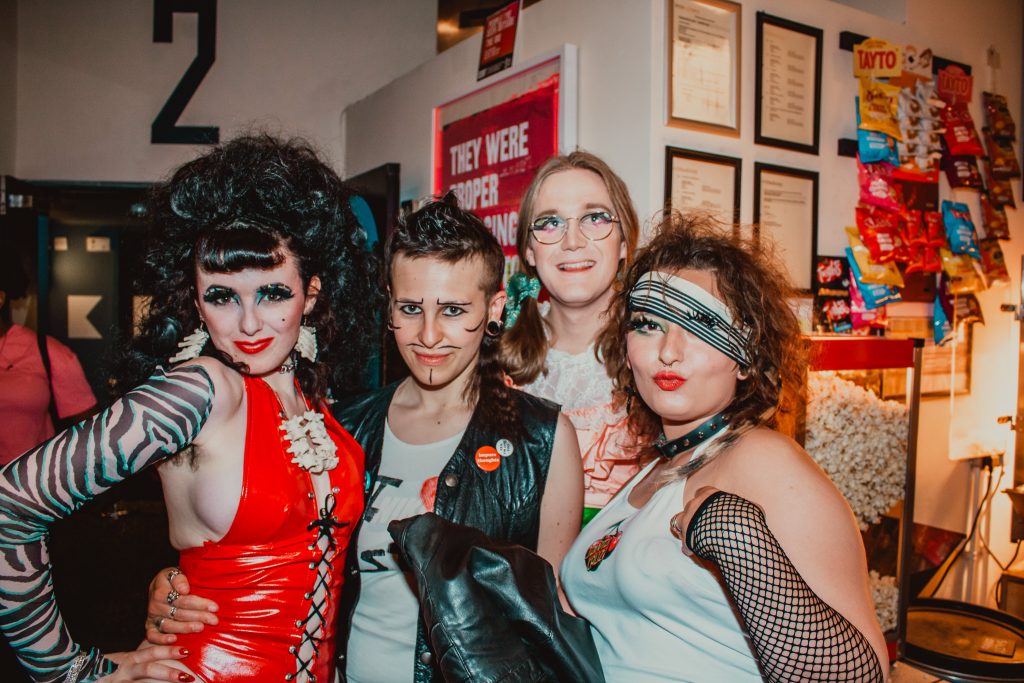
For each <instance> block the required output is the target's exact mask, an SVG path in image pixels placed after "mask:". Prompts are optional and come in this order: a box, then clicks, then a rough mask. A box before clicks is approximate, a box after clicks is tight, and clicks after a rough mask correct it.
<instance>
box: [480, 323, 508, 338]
mask: <svg viewBox="0 0 1024 683" xmlns="http://www.w3.org/2000/svg"><path fill="white" fill-rule="evenodd" d="M503 329H504V327H503V326H502V324H501V321H500V320H492V321H490V322H489V323H487V327H486V328H485V330H484V331H485V333H486V334H487V336H488V337H491V338H492V339H493V338H496V337H497V336H498V335H499V334H501V331H502V330H503Z"/></svg>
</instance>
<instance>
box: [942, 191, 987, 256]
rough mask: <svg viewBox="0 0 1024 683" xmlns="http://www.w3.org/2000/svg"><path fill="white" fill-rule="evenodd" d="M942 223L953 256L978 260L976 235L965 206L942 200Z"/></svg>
mask: <svg viewBox="0 0 1024 683" xmlns="http://www.w3.org/2000/svg"><path fill="white" fill-rule="evenodd" d="M942 222H943V223H944V224H945V225H946V237H947V238H949V246H950V249H952V250H953V253H954V254H967V255H968V256H970V257H971V258H976V259H980V258H981V254H980V253H979V252H978V235H977V233H976V232H975V231H974V222H973V221H971V211H970V209H968V208H967V205H966V204H963V203H961V202H951V201H949V200H948V199H944V200H942Z"/></svg>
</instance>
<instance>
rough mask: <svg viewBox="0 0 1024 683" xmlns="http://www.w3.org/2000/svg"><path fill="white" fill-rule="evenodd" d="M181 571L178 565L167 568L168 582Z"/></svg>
mask: <svg viewBox="0 0 1024 683" xmlns="http://www.w3.org/2000/svg"><path fill="white" fill-rule="evenodd" d="M180 573H181V570H180V569H178V568H177V567H172V568H171V569H168V570H167V583H170V582H171V581H174V577H175V576H177V575H178V574H180Z"/></svg>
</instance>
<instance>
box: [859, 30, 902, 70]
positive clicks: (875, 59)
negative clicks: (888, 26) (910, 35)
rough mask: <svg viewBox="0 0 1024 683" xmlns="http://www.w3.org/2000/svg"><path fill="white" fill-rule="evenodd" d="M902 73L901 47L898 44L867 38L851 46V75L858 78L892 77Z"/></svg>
mask: <svg viewBox="0 0 1024 683" xmlns="http://www.w3.org/2000/svg"><path fill="white" fill-rule="evenodd" d="M901 73H903V49H902V48H901V47H900V46H899V45H893V44H892V43H890V42H888V41H885V40H882V39H880V38H869V39H868V40H865V41H864V42H863V43H860V44H858V45H854V46H853V75H854V76H857V77H858V78H867V77H871V78H892V77H894V76H899V75H900V74H901Z"/></svg>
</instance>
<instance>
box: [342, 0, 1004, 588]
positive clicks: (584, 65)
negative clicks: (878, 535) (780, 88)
mask: <svg viewBox="0 0 1024 683" xmlns="http://www.w3.org/2000/svg"><path fill="white" fill-rule="evenodd" d="M862 6H866V5H862ZM758 11H766V12H768V13H770V14H774V15H776V16H781V17H784V18H787V19H791V20H794V21H798V22H801V23H805V24H810V25H812V26H815V27H818V28H821V29H823V30H824V32H825V35H824V44H823V50H822V60H823V64H822V121H821V143H820V154H819V155H818V156H812V155H807V154H801V153H797V152H789V151H786V150H781V149H775V148H770V147H763V146H757V145H755V144H754V110H753V102H754V65H755V36H756V13H757V12H758ZM742 13H743V19H742V21H743V23H742V35H743V45H742V74H741V87H742V93H741V101H742V102H743V111H742V120H741V135H740V136H739V138H738V139H737V138H729V137H725V136H717V135H709V134H704V133H696V132H693V131H686V130H681V129H677V128H669V127H667V126H665V125H664V122H665V116H666V94H665V93H666V88H665V79H666V74H665V61H666V52H667V47H666V39H667V29H666V27H665V21H666V2H665V0H631V1H630V2H614V1H612V0H607V1H587V0H545V1H544V2H541V3H539V4H537V5H534V6H532V7H530V8H528V9H526V10H525V11H524V13H523V17H522V23H521V26H520V31H521V32H522V44H521V48H520V50H521V51H520V53H519V55H518V57H517V59H519V60H528V59H530V58H532V57H534V56H536V55H538V54H541V53H543V52H547V51H550V50H553V49H556V48H557V47H558V46H560V45H561V44H562V43H573V44H576V45H578V46H579V64H580V66H579V71H580V81H579V108H580V115H579V129H578V130H579V134H578V141H579V146H580V147H582V148H584V149H588V150H590V151H592V152H595V153H597V154H598V155H600V156H602V157H603V158H604V159H605V160H606V161H608V162H609V164H611V166H612V167H613V168H614V169H616V171H617V172H618V173H619V174H620V175H621V176H622V177H623V179H624V180H625V181H626V183H627V184H628V185H629V187H630V189H631V191H632V193H633V197H634V200H635V201H636V204H637V208H638V210H639V212H640V215H641V216H646V217H649V216H651V215H653V214H654V212H655V211H656V210H657V208H658V207H660V205H661V204H662V201H663V196H662V195H663V192H664V189H663V188H664V177H663V174H664V154H665V146H666V145H673V146H678V147H684V148H690V149H696V150H701V151H705V152H712V153H718V154H726V155H729V156H735V157H741V158H742V159H743V169H742V180H743V182H742V197H741V220H742V221H745V222H749V221H751V220H752V217H753V166H754V162H755V161H760V162H766V163H776V164H781V165H785V166H794V167H797V168H804V169H809V170H814V171H818V172H819V174H820V190H819V192H820V209H819V234H818V245H819V247H818V249H819V253H823V254H830V253H841V250H842V247H843V246H845V236H844V234H843V227H844V226H846V225H849V224H851V223H852V222H853V218H854V206H855V205H856V202H857V193H858V189H857V187H858V186H857V174H856V165H855V162H854V161H853V160H852V159H849V158H843V157H839V156H838V155H837V153H836V140H837V139H838V138H841V137H847V138H849V137H854V136H855V119H854V110H853V98H854V95H855V94H856V85H857V83H856V80H855V79H854V78H853V76H852V65H851V64H852V55H851V53H849V52H844V51H841V50H840V49H839V47H838V44H839V33H840V31H844V30H849V31H853V32H856V33H861V34H865V35H871V36H877V37H881V38H886V39H889V40H891V41H893V42H896V43H914V44H918V45H925V46H930V47H931V48H932V49H933V50H934V51H935V53H936V54H938V55H940V56H943V57H947V58H950V59H954V60H958V61H962V62H966V63H968V64H971V65H973V66H974V69H975V70H974V76H975V89H974V90H975V93H976V101H975V102H974V103H973V104H972V107H971V111H972V113H973V115H974V117H975V120H976V121H977V122H979V127H980V125H981V124H980V122H981V121H982V120H983V117H982V112H981V107H980V102H979V101H977V100H980V92H981V91H982V90H986V89H987V90H995V91H998V92H1000V93H1002V94H1004V95H1005V96H1006V97H1007V98H1008V100H1009V104H1010V110H1011V111H1012V112H1014V113H1015V114H1017V113H1019V112H1021V111H1022V109H1021V81H1022V71H1021V53H1022V36H1021V26H1022V13H1024V8H1022V5H1021V3H1020V2H1019V0H974V1H973V2H970V3H965V2H962V1H961V0H907V2H906V8H905V13H906V21H905V22H899V21H893V20H891V19H887V18H884V17H880V16H878V15H875V14H869V13H867V12H863V11H860V10H858V9H854V8H853V7H850V6H848V4H839V3H835V2H831V1H829V0H745V1H744V2H743V3H742ZM990 45H991V46H994V47H995V49H996V50H997V51H998V52H999V53H1000V55H1001V68H1000V69H998V70H992V69H989V68H988V67H986V58H985V53H986V49H987V48H988V47H989V46H990ZM479 50H480V37H479V36H475V37H473V38H471V39H468V40H466V41H464V42H463V43H461V44H460V45H458V46H456V47H455V48H453V49H451V50H449V51H447V52H445V53H443V54H441V55H438V56H437V57H436V58H435V59H434V60H432V61H430V62H428V63H426V64H424V65H423V66H421V67H419V68H417V69H416V70H415V71H413V72H411V73H410V74H408V75H406V76H405V77H403V78H401V79H399V80H397V81H395V82H394V83H392V84H389V85H388V86H386V87H384V88H383V89H381V90H379V91H378V92H376V93H374V94H373V95H371V96H370V97H368V98H366V99H365V100H362V101H360V102H357V103H356V104H354V105H352V106H350V107H349V108H348V110H347V111H346V113H345V116H346V119H347V124H346V134H347V136H348V146H347V153H346V163H347V167H348V169H349V170H350V171H352V172H358V171H361V170H365V169H367V168H371V167H373V166H376V165H378V164H381V163H384V162H387V161H398V162H401V164H402V197H403V199H405V198H413V197H419V196H422V195H424V194H426V193H427V192H429V189H430V182H429V181H430V168H429V166H430V135H431V127H430V126H431V117H430V112H431V109H432V107H433V106H435V105H437V104H439V103H442V102H445V101H447V100H449V99H451V98H452V97H454V96H456V95H459V94H461V93H463V92H465V91H467V90H469V89H471V88H472V87H473V86H474V83H475V63H476V59H477V57H478V55H479ZM1018 126H1020V127H1021V128H1024V121H1019V120H1018ZM1017 144H1018V145H1019V144H1021V143H1020V142H1018V143H1017ZM1017 150H1018V152H1019V151H1020V148H1019V147H1018V148H1017ZM943 183H944V181H943ZM1014 187H1015V191H1016V192H1017V197H1018V202H1020V201H1021V199H1020V183H1019V182H1015V183H1014ZM942 192H943V197H944V198H950V197H953V194H952V193H951V192H950V190H949V188H948V187H947V186H945V184H943V190H942ZM956 198H957V199H958V200H961V201H968V202H971V203H974V204H975V205H976V201H977V199H976V196H974V195H972V194H971V193H967V192H961V193H959V194H958V195H957V196H956ZM975 208H976V206H975ZM1008 213H1009V214H1010V220H1011V233H1012V234H1013V236H1014V239H1013V240H1012V241H1010V242H1005V243H1003V249H1004V252H1005V255H1006V262H1007V264H1009V266H1010V271H1011V274H1012V277H1013V284H1012V285H1010V286H1002V287H998V288H995V289H993V290H990V291H987V292H984V293H982V294H981V295H979V299H980V300H981V302H982V306H983V309H984V314H985V319H986V321H987V322H986V324H985V325H984V326H976V327H975V337H974V355H973V377H972V392H971V394H970V395H969V396H964V397H958V399H957V401H956V406H955V417H954V419H953V420H952V423H953V431H954V432H956V433H957V434H958V435H959V436H958V438H964V439H966V438H969V437H972V436H976V435H986V434H988V433H993V432H992V430H993V429H998V428H996V427H995V423H994V421H995V418H996V417H997V416H999V415H1012V414H1014V412H1015V401H1016V377H1017V355H1016V351H1017V345H1016V334H1017V331H1016V330H1017V326H1016V324H1015V323H1014V322H1013V321H1012V316H1009V315H1007V314H1004V313H1000V312H999V304H1000V303H1003V302H1014V301H1015V292H1018V291H1019V285H1020V283H1019V272H1017V271H1018V269H1017V267H1016V264H1018V263H1020V258H1021V254H1022V252H1024V219H1022V218H1021V216H1022V215H1024V211H1017V212H1013V211H1012V210H1011V211H1008ZM975 215H976V216H977V215H978V214H975ZM948 410H949V407H948V402H947V401H944V400H942V399H928V400H926V401H925V402H924V405H923V409H922V428H921V432H920V435H919V436H920V446H919V468H918V469H919V473H918V477H917V486H918V506H917V511H916V517H917V520H918V521H920V522H923V523H925V524H929V525H933V526H938V527H942V528H947V529H953V530H958V531H966V521H967V507H968V487H969V471H968V468H967V466H966V465H964V464H962V463H955V462H952V461H950V460H949V459H948V457H947V456H948V453H949V451H950V447H949V439H948V435H949V429H947V424H948V423H949V422H950V420H949V413H948ZM989 438H992V437H991V436H990V437H989ZM1010 449H1011V453H1009V454H1008V455H1012V443H1010ZM956 450H958V447H956V446H955V447H954V451H956ZM1007 467H1008V473H1007V476H1006V478H1004V480H1003V485H1004V487H1005V486H1007V485H1010V484H1011V480H1012V457H1010V458H1008V463H1007ZM991 519H992V522H991V544H992V548H993V550H994V551H995V552H996V553H997V554H998V555H999V556H1000V557H1001V559H1003V560H1006V559H1008V558H1009V556H1010V554H1011V550H1012V546H1011V545H1010V544H1009V542H1008V533H1009V531H1008V529H1009V502H1008V500H1007V499H1006V497H1005V496H1004V495H1002V494H997V495H996V497H995V499H994V502H993V507H992V515H991ZM997 576H998V572H997V570H996V569H995V565H994V564H993V565H990V573H989V579H990V580H994V579H995V578H997ZM956 579H957V576H956V575H953V576H952V578H951V580H950V581H949V582H948V584H949V585H948V586H947V587H946V590H944V593H948V592H949V591H950V590H953V589H955V587H956ZM979 593H984V594H986V595H987V596H988V598H989V599H991V590H990V588H989V586H988V585H985V586H983V587H982V588H981V589H980V590H979ZM979 597H980V596H979Z"/></svg>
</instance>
